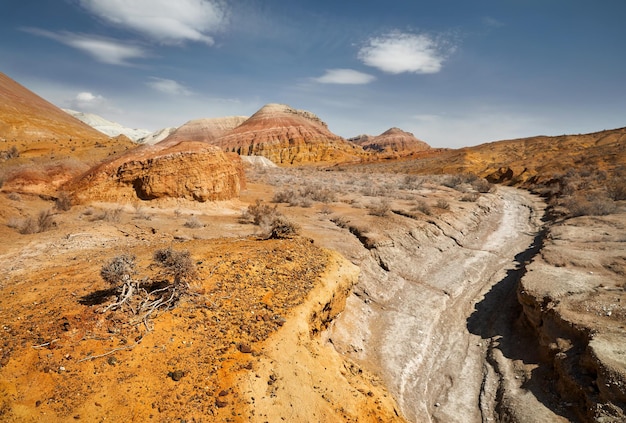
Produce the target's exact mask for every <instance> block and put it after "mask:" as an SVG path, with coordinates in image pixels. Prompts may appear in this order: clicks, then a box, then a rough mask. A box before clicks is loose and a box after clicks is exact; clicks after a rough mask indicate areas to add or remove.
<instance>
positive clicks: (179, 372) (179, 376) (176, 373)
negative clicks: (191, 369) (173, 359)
mask: <svg viewBox="0 0 626 423" xmlns="http://www.w3.org/2000/svg"><path fill="white" fill-rule="evenodd" d="M167 375H168V376H169V377H171V378H172V380H173V381H175V382H178V381H179V380H181V379H182V378H183V376H185V372H183V371H182V370H174V371H173V372H169V373H168V374H167Z"/></svg>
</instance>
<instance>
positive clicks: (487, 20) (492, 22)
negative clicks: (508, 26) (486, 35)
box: [482, 16, 504, 28]
mask: <svg viewBox="0 0 626 423" xmlns="http://www.w3.org/2000/svg"><path fill="white" fill-rule="evenodd" d="M482 21H483V24H484V25H486V26H489V27H492V28H500V27H503V26H504V23H502V22H501V21H499V20H497V19H495V18H492V17H491V16H485V17H484V18H483V19H482Z"/></svg>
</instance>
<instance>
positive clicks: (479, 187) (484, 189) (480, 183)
mask: <svg viewBox="0 0 626 423" xmlns="http://www.w3.org/2000/svg"><path fill="white" fill-rule="evenodd" d="M471 185H472V188H474V190H476V191H477V192H480V193H482V194H487V193H489V192H491V191H492V190H493V185H492V184H491V183H490V182H489V181H487V180H486V179H485V178H476V179H475V180H473V181H472V182H471Z"/></svg>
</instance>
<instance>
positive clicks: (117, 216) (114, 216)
mask: <svg viewBox="0 0 626 423" xmlns="http://www.w3.org/2000/svg"><path fill="white" fill-rule="evenodd" d="M122 211H123V210H122V208H121V207H118V208H116V209H113V210H104V211H102V212H100V213H98V214H95V215H93V216H92V218H91V221H92V222H94V221H96V220H104V221H105V222H114V223H117V222H119V221H120V220H121V219H122ZM83 214H86V213H83Z"/></svg>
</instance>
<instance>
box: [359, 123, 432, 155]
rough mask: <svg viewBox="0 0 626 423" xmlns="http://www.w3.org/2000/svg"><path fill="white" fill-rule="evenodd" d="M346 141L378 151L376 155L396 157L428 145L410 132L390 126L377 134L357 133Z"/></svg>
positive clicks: (415, 151) (427, 147)
mask: <svg viewBox="0 0 626 423" xmlns="http://www.w3.org/2000/svg"><path fill="white" fill-rule="evenodd" d="M348 141H350V142H352V143H354V144H357V145H360V146H361V147H363V149H364V150H366V151H373V152H376V153H378V154H377V156H381V157H384V158H386V159H389V158H398V157H402V156H407V155H410V154H412V153H417V152H420V151H424V150H429V149H430V146H429V145H428V144H426V143H425V142H424V141H422V140H420V139H418V138H417V137H415V135H413V134H412V133H410V132H406V131H403V130H402V129H400V128H391V129H388V130H387V131H385V132H383V133H382V134H380V135H377V136H371V135H359V136H358V137H354V138H350V139H348Z"/></svg>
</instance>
